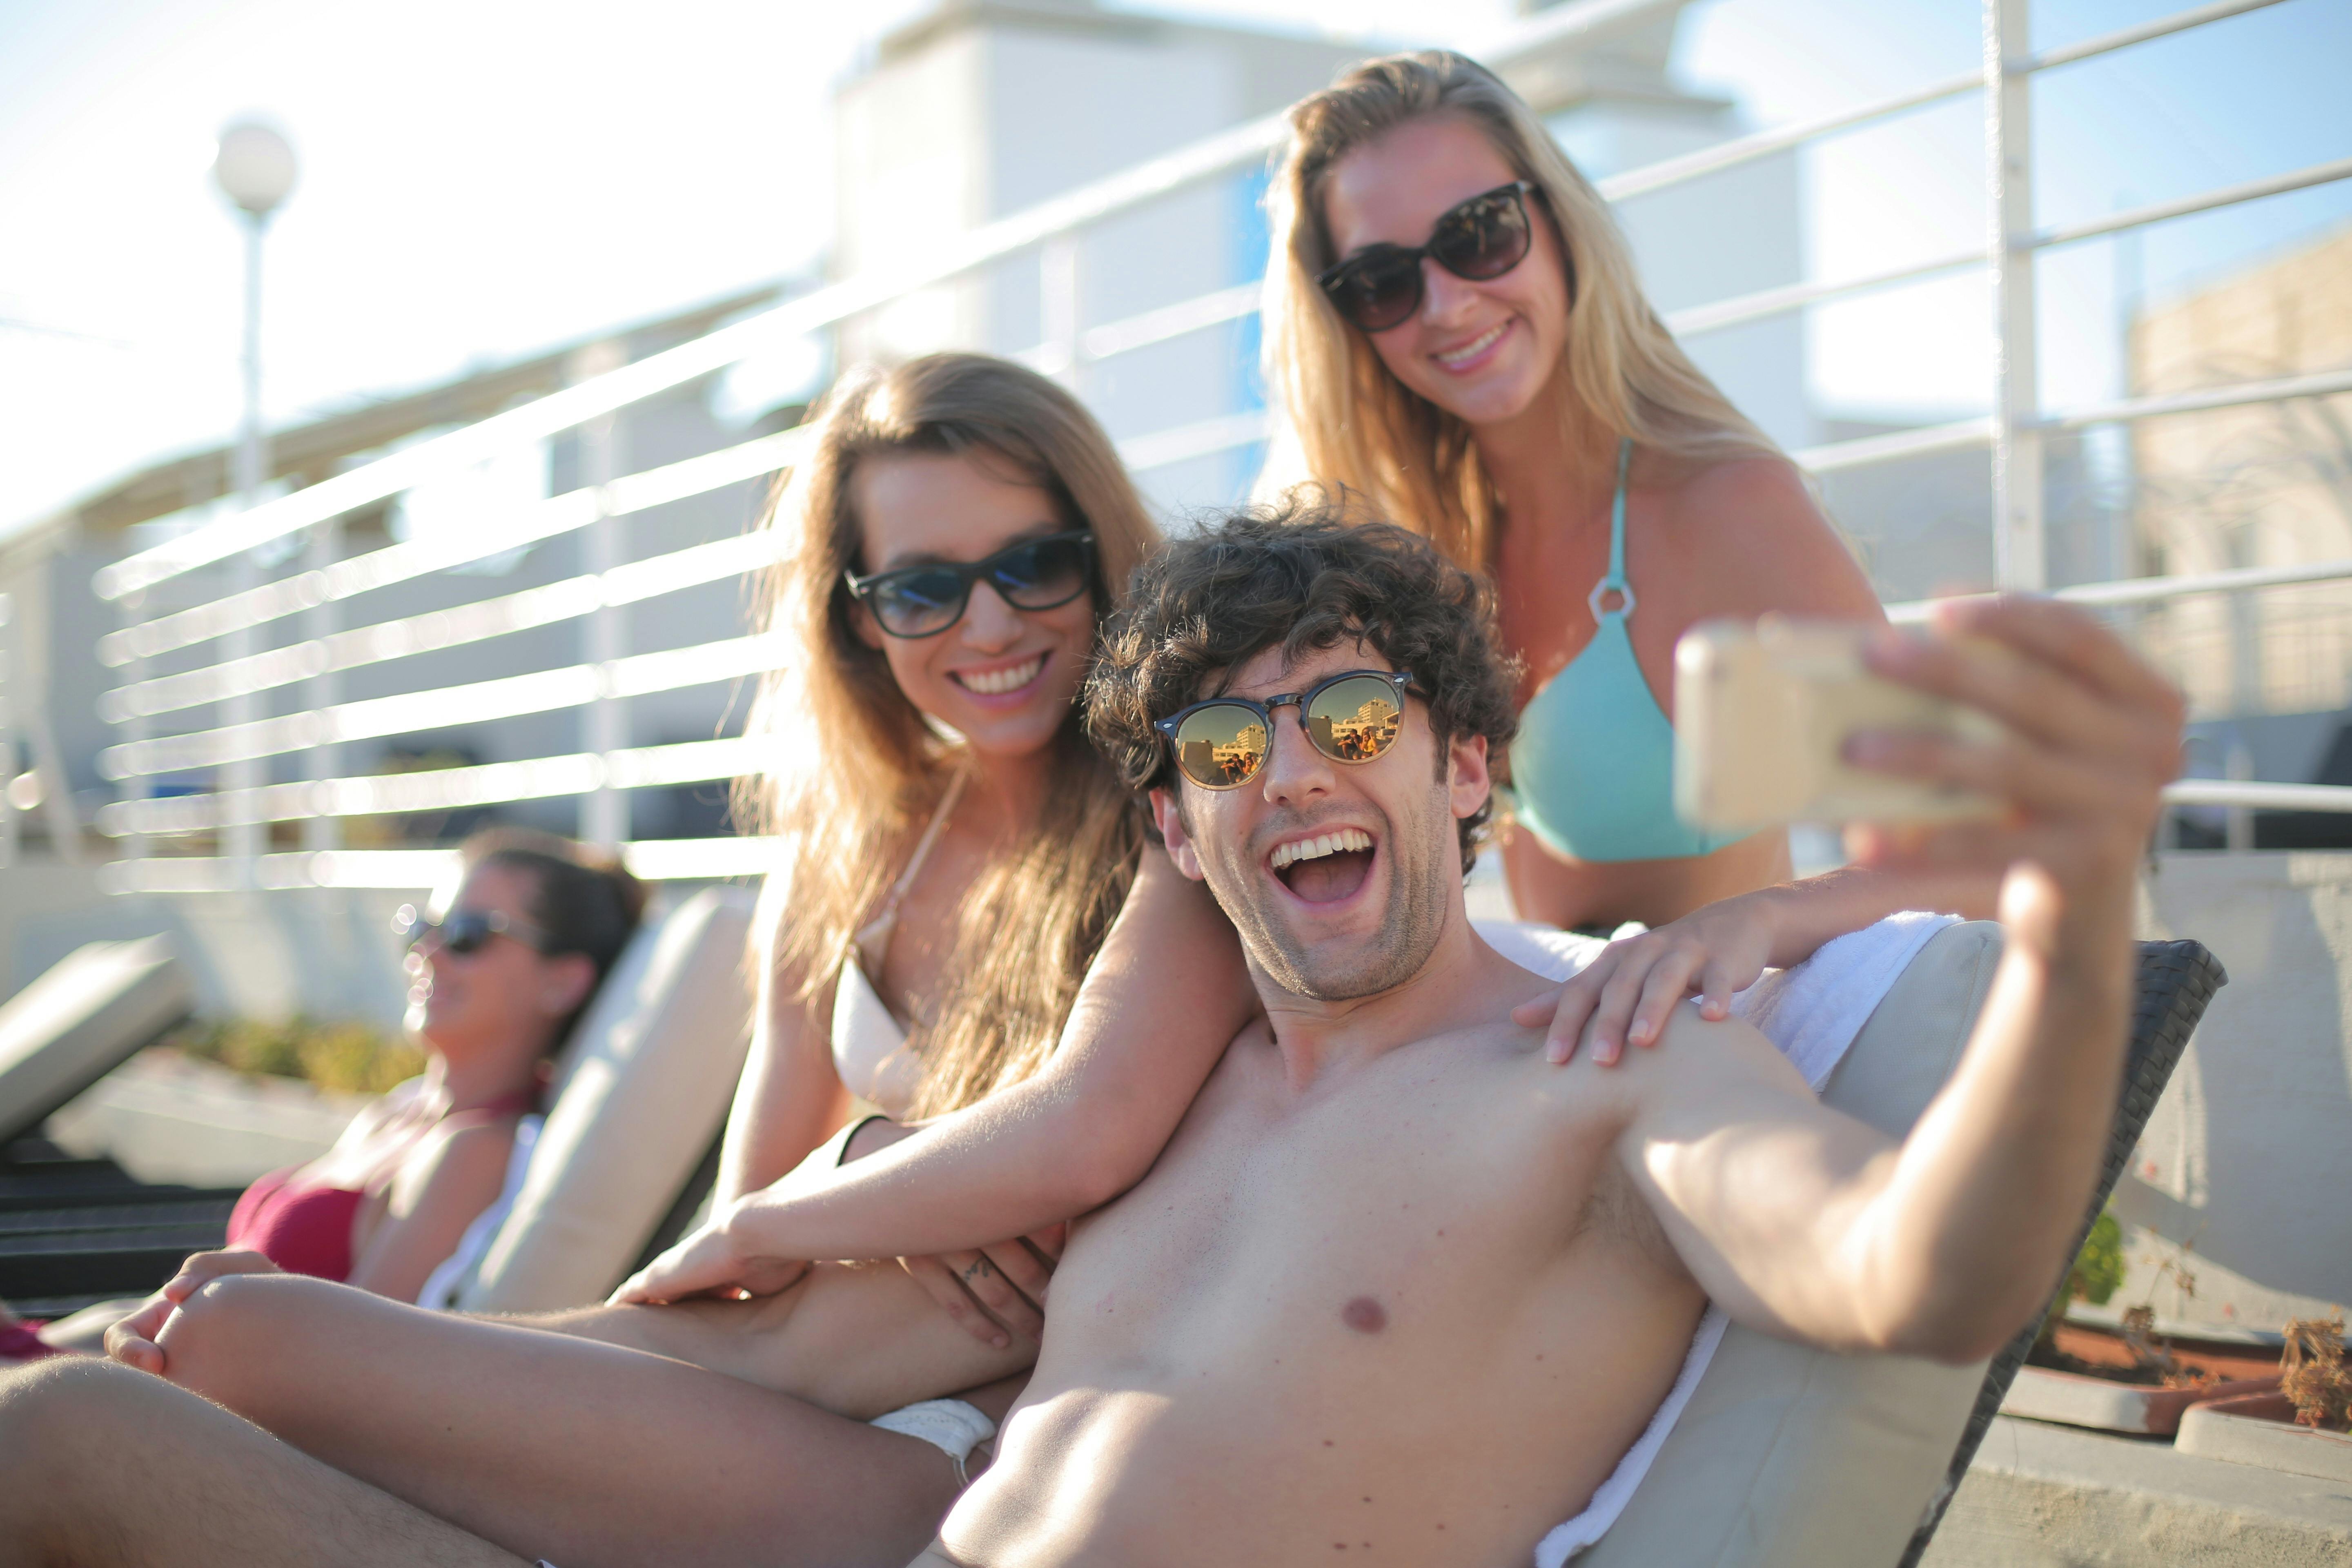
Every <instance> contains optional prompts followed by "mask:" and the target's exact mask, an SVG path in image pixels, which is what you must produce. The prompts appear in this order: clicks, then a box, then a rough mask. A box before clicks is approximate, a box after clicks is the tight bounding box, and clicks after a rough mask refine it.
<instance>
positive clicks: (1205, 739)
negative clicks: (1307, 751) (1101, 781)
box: [1152, 669, 1412, 789]
mask: <svg viewBox="0 0 2352 1568" xmlns="http://www.w3.org/2000/svg"><path fill="white" fill-rule="evenodd" d="M1411 689H1412V676H1411V675H1409V674H1402V673H1392V672H1391V671H1389V670H1385V669H1351V670H1348V671H1346V672H1344V673H1342V674H1339V675H1335V676H1333V677H1331V678H1330V679H1328V680H1318V681H1317V682H1316V683H1315V684H1314V685H1312V686H1310V687H1308V688H1307V689H1306V690H1304V691H1286V692H1282V693H1279V694H1277V695H1276V696H1273V697H1269V698H1267V699H1266V700H1265V701H1263V702H1252V701H1250V700H1248V699H1247V698H1243V697H1213V698H1211V699H1210V700H1208V701H1206V702H1195V703H1193V704H1192V706H1191V707H1190V708H1187V709H1185V710H1183V711H1181V712H1180V713H1178V714H1177V715H1175V716H1174V717H1173V718H1170V719H1161V720H1158V721H1155V722H1154V723H1153V726H1152V727H1153V728H1154V729H1156V730H1158V731H1160V733H1161V734H1162V735H1164V736H1166V737H1167V738H1168V748H1169V750H1170V751H1171V752H1174V753H1175V754H1176V768H1177V771H1178V772H1180V773H1182V774H1183V775H1184V776H1185V777H1186V778H1188V779H1191V780H1192V782H1193V783H1194V784H1199V785H1200V786H1201V787H1202V789H1238V788H1240V787H1241V786H1242V785H1244V784H1247V783H1249V781H1250V780H1251V779H1252V778H1254V777H1255V776H1256V773H1257V771H1258V769H1260V768H1262V767H1264V766H1265V759H1266V754H1267V753H1268V752H1271V751H1273V749H1274V710H1276V709H1277V708H1280V707H1284V706H1286V705H1287V706H1290V707H1294V708H1296V709H1297V710H1298V723H1299V727H1300V728H1301V729H1303V730H1305V731H1307V740H1309V741H1311V742H1314V745H1315V749H1316V750H1317V751H1318V752H1322V753H1323V754H1324V755H1325V756H1327V757H1328V758H1330V759H1331V760H1332V761H1333V762H1335V763H1369V762H1370V761H1371V760H1372V759H1373V758H1375V757H1377V756H1379V755H1380V754H1381V752H1385V751H1387V750H1388V749H1389V748H1390V747H1391V746H1393V745H1395V744H1396V738H1397V735H1398V733H1399V732H1400V731H1402V729H1403V728H1404V694H1405V693H1406V692H1407V691H1410V690H1411Z"/></svg>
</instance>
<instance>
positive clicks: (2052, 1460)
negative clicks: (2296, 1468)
mask: <svg viewBox="0 0 2352 1568" xmlns="http://www.w3.org/2000/svg"><path fill="white" fill-rule="evenodd" d="M2347 1562H2352V1488H2347V1487H2345V1486H2343V1485H2340V1484H2337V1483H2334V1482H2329V1481H2323V1480H2314V1479H2308V1478H2305V1477H2301V1476H2290V1475H2284V1474H2282V1473H2280V1472H2279V1471H2276V1470H2271V1469H2264V1468H2258V1467H2255V1466H2252V1465H2233V1464H2229V1463H2227V1462H2225V1461H2222V1460H2220V1459H2207V1458H2197V1457H2196V1456H2194V1455H2189V1454H2182V1453H2178V1452H2176V1451H2175V1450H2174V1449H2173V1448H2172V1447H2171V1446H2170V1445H2169V1444H2165V1443H2154V1442H2148V1441H2147V1440H2144V1439H2142V1440H2134V1439H2132V1438H2128V1437H2115V1436H2106V1435H2105V1434H2103V1433H2096V1432H2084V1431H2079V1430H2076V1429H2074V1428H2072V1427H2066V1426H2047V1425H2044V1424H2042V1423H2041V1422H2036V1421H2021V1420H2019V1419H2017V1418H2016V1417H2014V1416H2008V1415H2003V1416H1998V1417H1996V1418H1995V1419H1994V1421H1993V1424H1992V1429H1991V1430H1990V1432H1988V1433H1987V1434H1986V1435H1985V1440H1984V1446H1983V1447H1981V1448H1979V1449H1978V1450H1977V1457H1976V1462H1975V1463H1974V1464H1973V1465H1971V1466H1970V1467H1969V1475H1968V1479H1966V1480H1965V1481H1963V1482H1962V1483H1961V1484H1960V1489H1959V1491H1958V1494H1957V1495H1956V1496H1955V1497H1954V1498H1953V1499H1952V1506H1951V1509H1950V1511H1949V1512H1948V1513H1947V1514H1946V1515H1945V1516H1944V1523H1943V1526H1942V1528H1941V1529H1939V1530H1937V1532H1936V1539H1935V1541H1934V1542H1933V1543H1932V1544H1931V1545H1930V1546H1929V1547H1928V1549H1927V1556H1926V1558H1925V1559H1924V1560H1923V1568H2208V1565H2210V1568H2222V1565H2224V1564H2227V1565H2229V1568H2340V1565H2341V1564H2343V1563H2347Z"/></svg>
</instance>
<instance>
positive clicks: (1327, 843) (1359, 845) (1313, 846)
mask: <svg viewBox="0 0 2352 1568" xmlns="http://www.w3.org/2000/svg"><path fill="white" fill-rule="evenodd" d="M1370 847H1372V836H1371V835H1370V834H1369V833H1366V832H1365V831H1364V830H1363V829H1362V828H1360V827H1338V828H1334V829H1332V830H1331V831H1330V832H1328V833H1326V834H1322V835H1320V836H1318V837H1314V838H1302V839H1300V840H1298V841H1297V843H1295V844H1277V845H1276V846H1275V849H1274V868H1275V869H1276V870H1277V871H1279V870H1281V869H1282V868H1284V867H1285V866H1288V865H1292V864H1294V863H1295V862H1297V861H1300V860H1318V859H1320V858H1323V857H1324V856H1326V855H1336V854H1338V853H1339V851H1340V850H1342V849H1370Z"/></svg>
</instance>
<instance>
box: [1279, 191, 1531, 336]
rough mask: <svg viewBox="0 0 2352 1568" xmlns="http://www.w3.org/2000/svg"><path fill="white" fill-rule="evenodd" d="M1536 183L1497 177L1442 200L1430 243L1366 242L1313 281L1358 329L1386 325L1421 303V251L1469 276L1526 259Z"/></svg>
mask: <svg viewBox="0 0 2352 1568" xmlns="http://www.w3.org/2000/svg"><path fill="white" fill-rule="evenodd" d="M1534 189H1535V186H1533V185H1531V184H1528V182H1527V181H1525V180H1514V181H1512V182H1511V183H1510V184H1507V185H1496V187H1495V188H1494V189H1493V190H1491V191H1486V192H1482V193H1481V194H1479V195H1475V196H1472V197H1471V198H1470V199H1469V200H1468V201H1466V202H1464V203H1463V204H1462V205H1459V206H1455V207H1451V208H1448V209H1447V210H1446V211H1445V213H1444V214H1443V215H1442V216H1440V217H1439V218H1438V220H1437V222H1436V223H1434V224H1433V225H1432V226H1430V230H1429V243H1428V244H1426V245H1422V246H1412V247H1407V246H1402V245H1373V246H1367V247H1365V248H1363V249H1362V250H1360V251H1358V252H1356V254H1355V255H1353V256H1351V257H1349V258H1348V259H1347V260H1345V261H1342V262H1340V263H1339V265H1338V266H1336V267H1332V268H1326V269H1325V270H1324V271H1323V272H1322V273H1321V274H1320V275H1319V276H1318V277H1317V278H1316V279H1315V281H1316V282H1318V283H1319V284H1321V285H1322V287H1323V292H1324V294H1325V296H1326V297H1328V299H1329V300H1330V301H1331V307H1332V309H1334V310H1338V311H1339V314H1340V315H1341V316H1343V317H1345V318H1346V319H1347V320H1348V321H1349V323H1350V324H1352V325H1353V326H1355V327H1356V328H1358V329H1359V330H1360V331H1367V332H1384V331H1388V330H1389V329H1390V328H1391V327H1393V326H1397V325H1400V324H1401V323H1402V322H1403V321H1407V320H1409V319H1410V318H1411V317H1412V313H1413V312H1414V311H1416V310H1420V309H1421V299H1422V289H1423V278H1422V273H1421V263H1422V258H1423V257H1426V258H1429V259H1430V260H1432V261H1434V262H1436V263H1437V264H1438V265H1439V266H1440V267H1443V268H1445V270H1447V271H1448V272H1451V273H1453V274H1454V276H1455V277H1456V278H1467V279H1471V280H1473V281H1474V282H1483V281H1485V280H1486V279H1489V278H1500V277H1501V276H1502V275H1503V274H1504V273H1506V272H1508V271H1509V270H1510V269H1511V268H1514V267H1517V265H1518V264H1519V263H1520V262H1522V261H1524V260H1526V259H1527V257H1528V203H1527V197H1528V192H1530V191H1532V190H1534Z"/></svg>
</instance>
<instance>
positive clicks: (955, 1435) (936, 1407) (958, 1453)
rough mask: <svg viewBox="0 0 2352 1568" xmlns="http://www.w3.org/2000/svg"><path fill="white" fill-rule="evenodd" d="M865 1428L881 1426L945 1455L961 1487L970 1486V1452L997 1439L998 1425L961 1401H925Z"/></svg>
mask: <svg viewBox="0 0 2352 1568" xmlns="http://www.w3.org/2000/svg"><path fill="white" fill-rule="evenodd" d="M866 1425H868V1426H879V1427H881V1428H882V1430H884V1431H885V1432H903V1433H905V1434H906V1435H907V1436H909V1437H920V1438H921V1439H922V1440H923V1441H924V1442H926V1443H929V1445H930V1446H931V1447H934V1448H937V1449H938V1450H939V1451H940V1453H942V1454H945V1455H946V1456H947V1457H948V1458H950V1459H951V1460H953V1461H954V1463H955V1468H956V1484H957V1485H958V1486H969V1485H970V1484H971V1477H970V1476H969V1475H967V1474H966V1473H965V1471H964V1462H965V1461H966V1460H968V1459H970V1458H971V1451H972V1450H973V1449H974V1448H977V1447H980V1446H981V1445H982V1443H985V1442H987V1441H988V1440H989V1439H990V1438H991V1437H993V1436H996V1423H995V1422H993V1421H991V1420H990V1419H989V1418H988V1417H987V1416H985V1415H982V1414H981V1413H980V1411H979V1410H978V1409H976V1408H974V1407H973V1406H972V1405H967V1404H965V1403H964V1402H963V1401H962V1400H961V1399H926V1400H924V1401H923V1402H922V1403H921V1404H919V1405H908V1406H906V1407H905V1408H904V1409H899V1410H893V1411H892V1412H890V1414H889V1415H877V1416H876V1417H875V1418H874V1419H873V1420H872V1421H870V1422H868V1423H866Z"/></svg>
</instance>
